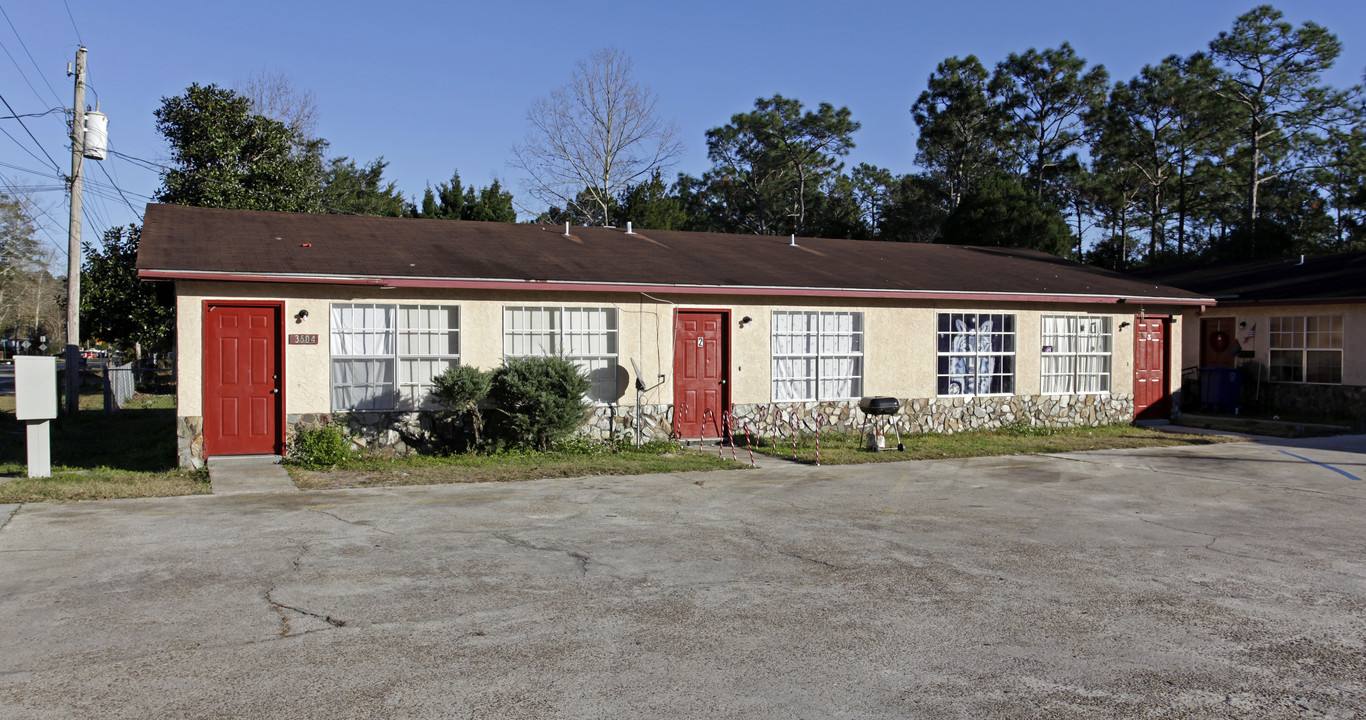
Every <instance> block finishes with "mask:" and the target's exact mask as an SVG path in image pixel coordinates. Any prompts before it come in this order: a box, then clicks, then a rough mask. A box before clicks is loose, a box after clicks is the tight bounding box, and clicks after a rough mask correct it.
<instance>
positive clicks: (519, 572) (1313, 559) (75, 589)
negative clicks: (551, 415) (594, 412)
mask: <svg viewBox="0 0 1366 720" xmlns="http://www.w3.org/2000/svg"><path fill="white" fill-rule="evenodd" d="M1364 452H1366V437H1363V436H1352V437H1341V438H1328V439H1320V440H1307V441H1295V442H1293V443H1291V444H1258V443H1243V444H1230V445H1214V446H1200V447H1188V448H1177V449H1160V450H1158V449H1149V450H1133V451H1111V452H1100V453H1086V454H1073V455H1060V456H1034V457H996V458H979V459H972V460H952V461H937V462H908V463H893V464H885V465H873V466H856V467H843V468H825V467H821V468H816V467H797V466H793V467H781V468H770V469H759V470H749V471H728V472H717V473H702V474H689V475H657V476H643V477H625V478H586V479H578V480H553V481H537V482H527V483H516V484H482V485H464V486H435V487H416V488H395V489H380V490H354V491H338V492H302V493H293V494H290V495H257V496H249V495H239V496H229V497H191V498H175V499H164V500H150V501H149V500H136V501H113V502H90V503H79V504H66V505H55V504H48V505H27V506H24V507H22V508H17V511H16V508H15V507H14V506H8V507H4V508H0V522H4V523H5V524H4V527H3V529H0V717H3V718H72V717H101V718H152V717H158V718H159V717H176V718H227V717H240V718H315V717H316V718H324V717H326V718H375V717H386V718H455V717H471V718H550V717H566V718H608V717H610V718H637V717H638V718H659V717H668V718H675V717H676V718H695V717H759V718H768V717H797V718H832V717H836V718H838V717H847V718H855V717H857V718H906V717H909V718H957V717H970V718H1132V717H1153V718H1178V717H1198V718H1205V717H1228V718H1286V717H1306V718H1309V717H1313V718H1325V717H1326V718H1359V717H1366V519H1363V512H1362V510H1363V499H1366V482H1363V480H1362V479H1361V478H1363V477H1366V454H1363V453H1364ZM6 518H8V521H7V522H6V521H5V519H6Z"/></svg>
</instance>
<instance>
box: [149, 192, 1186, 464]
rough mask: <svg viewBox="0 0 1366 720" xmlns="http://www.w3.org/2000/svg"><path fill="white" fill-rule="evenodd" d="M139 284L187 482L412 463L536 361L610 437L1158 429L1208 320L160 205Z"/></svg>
mask: <svg viewBox="0 0 1366 720" xmlns="http://www.w3.org/2000/svg"><path fill="white" fill-rule="evenodd" d="M137 266H138V272H139V275H140V276H141V277H142V278H143V279H144V280H151V281H169V282H173V283H174V285H175V298H176V301H175V302H176V363H177V369H178V373H179V384H178V391H177V392H178V395H177V414H178V416H179V422H178V423H177V427H178V434H179V436H180V448H181V462H182V463H183V464H185V465H198V464H199V463H202V462H203V461H204V459H205V458H207V457H208V456H212V455H230V454H251V453H261V454H268V453H283V452H285V450H286V447H287V442H288V438H289V436H290V433H291V432H292V431H293V430H294V429H297V428H298V427H301V426H308V425H313V424H318V423H333V424H339V425H342V426H344V427H347V428H349V432H351V433H352V436H353V437H354V438H355V439H356V440H357V441H359V442H363V443H365V444H367V445H368V446H371V447H389V448H394V449H395V450H396V451H399V452H406V451H407V450H408V449H410V448H412V447H420V446H421V445H422V444H423V442H424V438H425V437H427V435H426V434H427V433H428V432H429V431H430V429H431V428H430V413H428V412H427V411H429V410H431V409H432V408H433V406H432V403H431V400H430V398H429V393H430V390H431V387H432V385H431V381H432V378H433V377H434V376H436V375H438V374H439V373H440V372H442V371H443V370H444V369H445V368H447V367H450V366H451V365H454V364H457V363H461V364H469V365H474V366H477V367H481V368H492V367H495V366H498V365H499V364H501V363H502V362H503V361H504V360H505V359H507V358H515V357H524V356H532V355H544V354H558V355H562V356H565V357H568V358H570V359H572V360H573V361H574V362H576V363H578V364H579V365H581V366H582V367H583V368H584V369H585V370H586V371H588V373H589V374H590V375H591V377H592V378H593V380H594V387H593V391H592V393H591V398H590V400H591V401H592V403H593V411H592V419H591V421H590V424H589V425H588V426H587V428H586V430H587V431H588V432H591V433H595V434H599V435H606V434H619V433H629V434H634V433H637V432H639V433H641V434H642V435H643V436H644V437H645V438H647V439H649V438H659V437H671V436H672V437H679V438H699V437H702V438H705V437H716V436H717V435H718V434H720V433H721V432H723V430H724V428H723V418H724V415H725V413H726V412H727V411H731V412H733V413H734V417H735V418H736V426H737V427H739V426H740V425H741V424H743V423H745V422H748V423H749V424H750V427H751V429H753V430H754V431H755V432H768V431H769V430H770V429H771V427H772V424H773V423H774V421H775V418H776V417H777V414H778V413H779V412H782V413H785V415H784V417H790V416H791V415H792V414H794V413H795V414H797V415H800V416H802V417H804V418H805V419H806V421H807V422H808V423H809V424H810V423H812V422H814V420H815V417H816V416H817V415H819V416H820V421H821V422H822V424H825V425H827V426H829V425H835V426H838V427H841V428H846V429H852V428H857V427H858V426H859V424H860V423H861V421H862V418H861V416H860V414H859V411H858V402H859V399H860V398H861V397H865V396H891V397H896V398H898V399H899V400H900V401H901V402H902V407H901V411H900V414H899V415H898V416H897V420H898V421H899V423H900V428H901V430H902V431H903V432H912V433H913V432H929V431H936V432H955V431H961V430H969V429H976V428H991V427H1000V426H1002V425H1006V424H1011V423H1017V422H1019V423H1028V424H1050V425H1078V424H1101V423H1111V422H1118V421H1130V420H1133V419H1134V418H1135V417H1140V418H1143V417H1155V418H1165V417H1167V416H1168V414H1169V413H1170V409H1171V400H1172V395H1173V393H1174V392H1175V391H1176V390H1177V389H1178V387H1179V385H1178V383H1179V374H1178V373H1177V372H1176V371H1175V370H1176V368H1178V367H1179V365H1178V363H1179V362H1180V358H1181V355H1180V353H1181V349H1180V344H1179V342H1178V341H1179V339H1180V337H1181V324H1182V319H1181V318H1182V312H1183V310H1184V309H1186V308H1193V307H1195V308H1198V307H1201V306H1208V305H1210V304H1211V303H1212V301H1211V300H1210V299H1209V298H1208V297H1205V296H1203V295H1200V294H1198V293H1193V292H1188V291H1184V290H1178V289H1175V288H1172V287H1166V286H1163V285H1157V284H1154V283H1152V282H1150V281H1144V280H1137V279H1134V278H1130V277H1125V276H1122V275H1119V274H1115V273H1111V272H1107V271H1104V270H1099V269H1096V268H1092V267H1088V266H1084V265H1079V264H1076V263H1073V262H1069V261H1065V260H1061V259H1059V258H1056V257H1053V256H1051V255H1047V254H1043V253H1039V252H1034V251H1029V250H1023V249H1015V248H990V247H968V246H952V245H934V244H911V243H886V242H866V241H856V240H832V239H821V238H805V237H793V238H789V237H771V236H747V235H726V234H718V233H697V232H673V231H655V230H633V229H632V228H631V227H630V226H629V225H628V227H627V228H610V227H564V226H556V227H547V226H542V225H530V224H506V223H480V222H457V221H445V220H416V219H404V218H376V217H357V216H345V215H306V214H294V213H275V212H256V211H235V210H219V209H209V208H191V207H178V206H170V205H149V206H148V208H147V214H146V219H145V224H144V226H143V231H142V239H141V245H140V248H139V252H138V263H137ZM637 368H638V370H636V369H637ZM637 372H638V373H639V377H637V375H636V373H637ZM637 379H639V380H641V381H642V383H643V384H644V385H645V386H646V387H647V388H649V389H648V391H647V392H644V393H642V394H640V400H639V404H637V397H638V395H637V392H636V390H635V384H636V380H637Z"/></svg>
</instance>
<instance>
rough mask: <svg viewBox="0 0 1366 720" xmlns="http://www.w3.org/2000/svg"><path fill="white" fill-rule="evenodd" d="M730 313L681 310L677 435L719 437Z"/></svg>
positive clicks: (676, 382) (676, 325) (677, 350)
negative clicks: (727, 317) (728, 314)
mask: <svg viewBox="0 0 1366 720" xmlns="http://www.w3.org/2000/svg"><path fill="white" fill-rule="evenodd" d="M729 375H730V372H729V368H728V364H727V358H726V313H721V312H694V311H688V310H680V311H679V312H678V316H677V317H676V319H675V320H674V432H676V433H678V436H679V437H685V438H695V437H719V436H720V435H721V423H722V417H721V412H722V411H723V410H724V409H725V408H726V407H727V406H726V379H727V378H728V377H729Z"/></svg>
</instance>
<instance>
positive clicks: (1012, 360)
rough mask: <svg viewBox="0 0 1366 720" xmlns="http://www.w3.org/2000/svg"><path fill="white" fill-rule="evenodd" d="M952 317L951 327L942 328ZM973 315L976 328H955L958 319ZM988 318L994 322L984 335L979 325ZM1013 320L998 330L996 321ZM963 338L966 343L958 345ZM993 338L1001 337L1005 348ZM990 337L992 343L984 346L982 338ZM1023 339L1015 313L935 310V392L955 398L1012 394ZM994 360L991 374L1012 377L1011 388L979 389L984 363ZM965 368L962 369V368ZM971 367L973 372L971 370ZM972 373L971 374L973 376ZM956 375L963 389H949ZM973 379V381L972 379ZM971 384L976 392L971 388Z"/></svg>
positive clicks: (1015, 387)
mask: <svg viewBox="0 0 1366 720" xmlns="http://www.w3.org/2000/svg"><path fill="white" fill-rule="evenodd" d="M946 317H947V318H948V321H949V328H948V330H947V331H946V330H944V329H942V328H941V321H942V320H943V319H944V318H946ZM969 318H971V319H972V321H973V327H974V330H973V331H972V332H970V333H969V332H958V331H957V330H956V329H955V327H956V326H955V324H954V323H955V322H957V321H964V322H965V321H966V320H968V319H969ZM983 319H986V320H988V321H990V322H991V323H992V325H993V327H992V329H991V330H990V331H989V334H988V335H986V336H982V335H980V334H978V332H977V330H976V329H975V328H977V327H980V323H981V322H982V321H983ZM1007 320H1009V324H1010V329H1009V330H997V329H996V328H995V324H996V323H997V322H1000V323H1001V324H1002V325H1004V324H1006V321H1007ZM959 338H962V342H963V343H965V345H964V346H962V347H955V344H956V343H958V342H959ZM993 338H1000V343H999V344H1000V345H1001V348H1000V349H997V348H996V347H995V346H996V345H997V343H996V342H994V341H992V339H993ZM983 339H986V340H988V342H989V345H988V347H987V348H986V349H984V348H983V346H982V340H983ZM1018 341H1019V326H1018V319H1017V318H1016V317H1015V313H1003V312H991V311H970V310H958V311H947V312H938V313H935V377H934V383H935V393H936V397H944V398H955V397H1011V396H1013V395H1015V394H1016V391H1017V390H1018V381H1019V378H1018V371H1019V368H1018V365H1017V361H1016V346H1017V344H1018ZM966 343H971V344H972V345H974V347H971V348H969V347H967V346H966ZM955 360H959V361H962V362H963V363H964V364H963V366H962V367H957V366H955V364H954V363H955ZM985 362H990V363H992V364H993V366H992V367H991V371H990V372H989V373H988V374H987V375H986V377H988V378H999V379H1000V380H1001V381H1002V382H1003V383H1004V382H1006V381H1008V382H1009V383H1010V389H1009V390H1008V391H1003V392H976V389H977V388H978V387H979V386H980V384H981V378H982V372H981V370H982V368H983V363H985ZM996 364H999V366H1000V367H1002V368H1004V366H1005V365H1007V364H1009V366H1010V369H1009V370H1008V371H1007V370H1004V369H1002V370H996V369H995V365H996ZM960 370H961V372H960ZM968 370H971V372H968ZM969 376H970V377H969ZM954 378H958V381H957V382H958V383H959V386H960V387H961V388H963V392H957V393H954V392H946V391H945V390H946V389H947V388H951V387H952V386H953V383H954ZM969 380H970V381H971V382H969ZM968 387H971V388H972V390H973V391H972V392H968V391H967V389H968Z"/></svg>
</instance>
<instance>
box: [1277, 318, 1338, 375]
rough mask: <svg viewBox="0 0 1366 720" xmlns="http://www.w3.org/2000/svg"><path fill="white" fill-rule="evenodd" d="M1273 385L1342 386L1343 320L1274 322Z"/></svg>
mask: <svg viewBox="0 0 1366 720" xmlns="http://www.w3.org/2000/svg"><path fill="white" fill-rule="evenodd" d="M1270 338H1271V358H1270V360H1271V362H1270V363H1269V365H1270V368H1269V369H1270V373H1271V380H1272V382H1303V383H1324V384H1340V383H1342V316H1341V315H1310V316H1308V317H1273V318H1271V335H1270Z"/></svg>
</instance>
